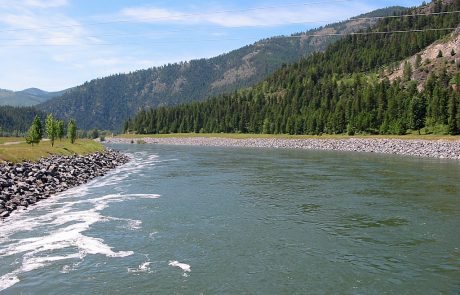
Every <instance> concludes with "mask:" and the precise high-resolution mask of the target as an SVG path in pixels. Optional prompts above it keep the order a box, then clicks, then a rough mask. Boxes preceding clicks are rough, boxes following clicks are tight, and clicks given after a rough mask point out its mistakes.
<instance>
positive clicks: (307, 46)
mask: <svg viewBox="0 0 460 295" xmlns="http://www.w3.org/2000/svg"><path fill="white" fill-rule="evenodd" d="M401 11H403V8H402V7H392V8H387V9H381V10H378V11H375V12H372V13H371V14H369V15H362V16H360V17H361V18H362V17H367V16H376V15H392V14H395V13H400V12H401ZM374 23H375V20H373V19H367V20H364V19H356V18H355V19H351V20H348V21H345V22H342V23H337V24H332V25H328V26H326V27H324V28H319V29H316V30H311V31H308V32H306V33H299V34H296V35H294V37H292V36H291V37H276V38H270V39H265V40H261V41H259V42H256V43H254V44H252V45H249V46H245V47H243V48H240V49H238V50H235V51H232V52H230V53H227V54H223V55H220V56H217V57H215V58H211V59H200V60H193V61H190V62H183V63H177V64H169V65H165V66H162V67H157V68H151V69H148V70H141V71H136V72H133V73H129V74H117V75H113V76H110V77H106V78H102V79H96V80H93V81H90V82H87V83H85V84H83V85H81V86H78V87H75V88H74V89H72V90H71V91H69V92H68V93H66V94H64V95H63V96H61V97H59V98H55V99H53V100H50V101H48V102H46V103H44V104H42V105H40V106H39V108H40V109H42V110H44V111H46V112H52V113H54V114H55V115H57V116H62V117H64V118H75V119H76V120H77V121H79V122H81V124H82V126H81V127H82V128H84V129H91V128H99V129H112V130H120V129H121V127H122V125H123V122H124V121H125V120H126V119H128V118H129V117H130V116H134V115H135V114H136V113H137V112H138V111H139V110H140V109H142V108H148V107H161V106H170V105H178V104H180V103H185V102H192V101H197V100H204V99H206V98H207V97H210V96H214V95H218V94H222V93H228V92H232V91H234V90H237V89H240V88H244V87H248V86H252V85H255V84H256V83H257V82H260V81H262V80H263V79H264V78H266V77H267V76H268V75H269V74H272V73H273V72H274V71H275V70H277V69H279V68H280V67H281V66H282V65H283V64H290V63H293V62H296V61H298V60H299V59H300V58H302V57H304V56H307V55H309V54H311V53H313V52H317V51H323V50H324V49H325V48H326V47H327V46H328V45H329V44H331V43H332V42H334V41H336V40H337V39H338V38H339V37H331V36H327V37H326V36H325V37H322V36H321V37H307V36H306V35H310V34H316V35H324V34H331V33H349V32H354V31H358V30H360V29H363V28H367V27H369V26H370V25H372V24H374Z"/></svg>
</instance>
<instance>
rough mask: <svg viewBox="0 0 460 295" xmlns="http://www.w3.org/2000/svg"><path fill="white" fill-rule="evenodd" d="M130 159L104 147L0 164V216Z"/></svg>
mask: <svg viewBox="0 0 460 295" xmlns="http://www.w3.org/2000/svg"><path fill="white" fill-rule="evenodd" d="M128 161H129V158H128V157H127V156H126V155H124V154H122V153H119V152H117V151H113V150H109V149H107V150H106V151H104V152H98V153H94V154H90V155H87V156H78V155H74V156H53V157H49V158H43V159H41V160H40V161H38V162H36V163H32V162H23V163H19V164H13V163H5V164H1V165H0V219H2V218H5V217H8V216H9V215H10V213H11V212H12V211H14V210H17V209H25V208H27V207H28V206H30V205H33V204H35V203H36V202H38V201H40V200H42V199H46V198H49V197H50V196H51V195H53V194H55V193H58V192H62V191H65V190H67V189H69V188H71V187H75V186H78V185H81V184H84V183H86V182H88V181H90V180H92V179H94V178H96V177H98V176H102V175H105V174H106V173H107V172H108V171H109V170H111V169H114V168H116V167H117V166H120V165H122V164H125V163H127V162H128Z"/></svg>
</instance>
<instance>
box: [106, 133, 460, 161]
mask: <svg viewBox="0 0 460 295" xmlns="http://www.w3.org/2000/svg"><path fill="white" fill-rule="evenodd" d="M138 140H141V141H143V142H145V143H155V144H165V145H198V146H217V147H252V148H285V149H306V150H332V151H348V152H368V153H382V154H394V155H403V156H415V157H430V158H440V159H454V160H460V140H452V141H449V140H412V139H407V140H402V139H378V138H347V139H316V138H315V139H279V138H251V139H231V138H208V137H189V138H142V139H136V140H133V141H132V140H131V139H126V138H106V141H107V142H110V143H130V142H137V141H138Z"/></svg>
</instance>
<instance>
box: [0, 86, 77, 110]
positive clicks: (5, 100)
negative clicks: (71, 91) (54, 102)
mask: <svg viewBox="0 0 460 295" xmlns="http://www.w3.org/2000/svg"><path fill="white" fill-rule="evenodd" d="M66 91H68V89H67V90H61V91H50V92H49V91H45V90H42V89H39V88H34V87H32V88H27V89H24V90H20V91H13V90H8V89H0V106H2V105H4V106H5V105H8V106H34V105H38V104H40V103H43V102H45V101H47V100H50V99H52V98H54V97H57V96H61V95H62V94H64V93H65V92H66Z"/></svg>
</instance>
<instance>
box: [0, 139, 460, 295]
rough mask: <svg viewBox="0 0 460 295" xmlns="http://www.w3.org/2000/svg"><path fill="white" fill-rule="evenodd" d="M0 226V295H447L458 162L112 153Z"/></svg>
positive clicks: (135, 148) (458, 240)
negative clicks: (105, 168)
mask: <svg viewBox="0 0 460 295" xmlns="http://www.w3.org/2000/svg"><path fill="white" fill-rule="evenodd" d="M112 147H115V148H117V149H119V150H121V151H123V152H126V153H128V154H130V155H131V156H132V158H133V160H132V161H131V162H130V163H129V164H127V165H125V166H123V167H121V168H119V169H117V170H116V171H113V172H111V173H110V174H109V175H107V176H105V177H101V178H98V179H97V180H95V181H93V182H91V183H89V184H87V185H84V186H81V187H78V188H74V189H71V190H69V191H67V192H66V193H64V194H61V195H58V196H54V197H52V198H50V199H48V200H45V201H42V202H40V203H38V204H37V205H36V206H34V207H33V208H30V209H29V210H28V211H23V212H18V213H15V214H13V216H12V217H11V218H9V219H7V221H5V222H3V223H0V290H1V291H0V293H1V294H338V293H339V294H385V293H387V294H435V293H443V294H458V293H459V292H460V181H459V179H460V163H459V162H458V161H446V160H434V159H419V158H404V157H399V156H388V155H375V154H357V153H345V152H318V151H298V150H271V149H239V148H211V147H184V146H159V145H113V146H112Z"/></svg>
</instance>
